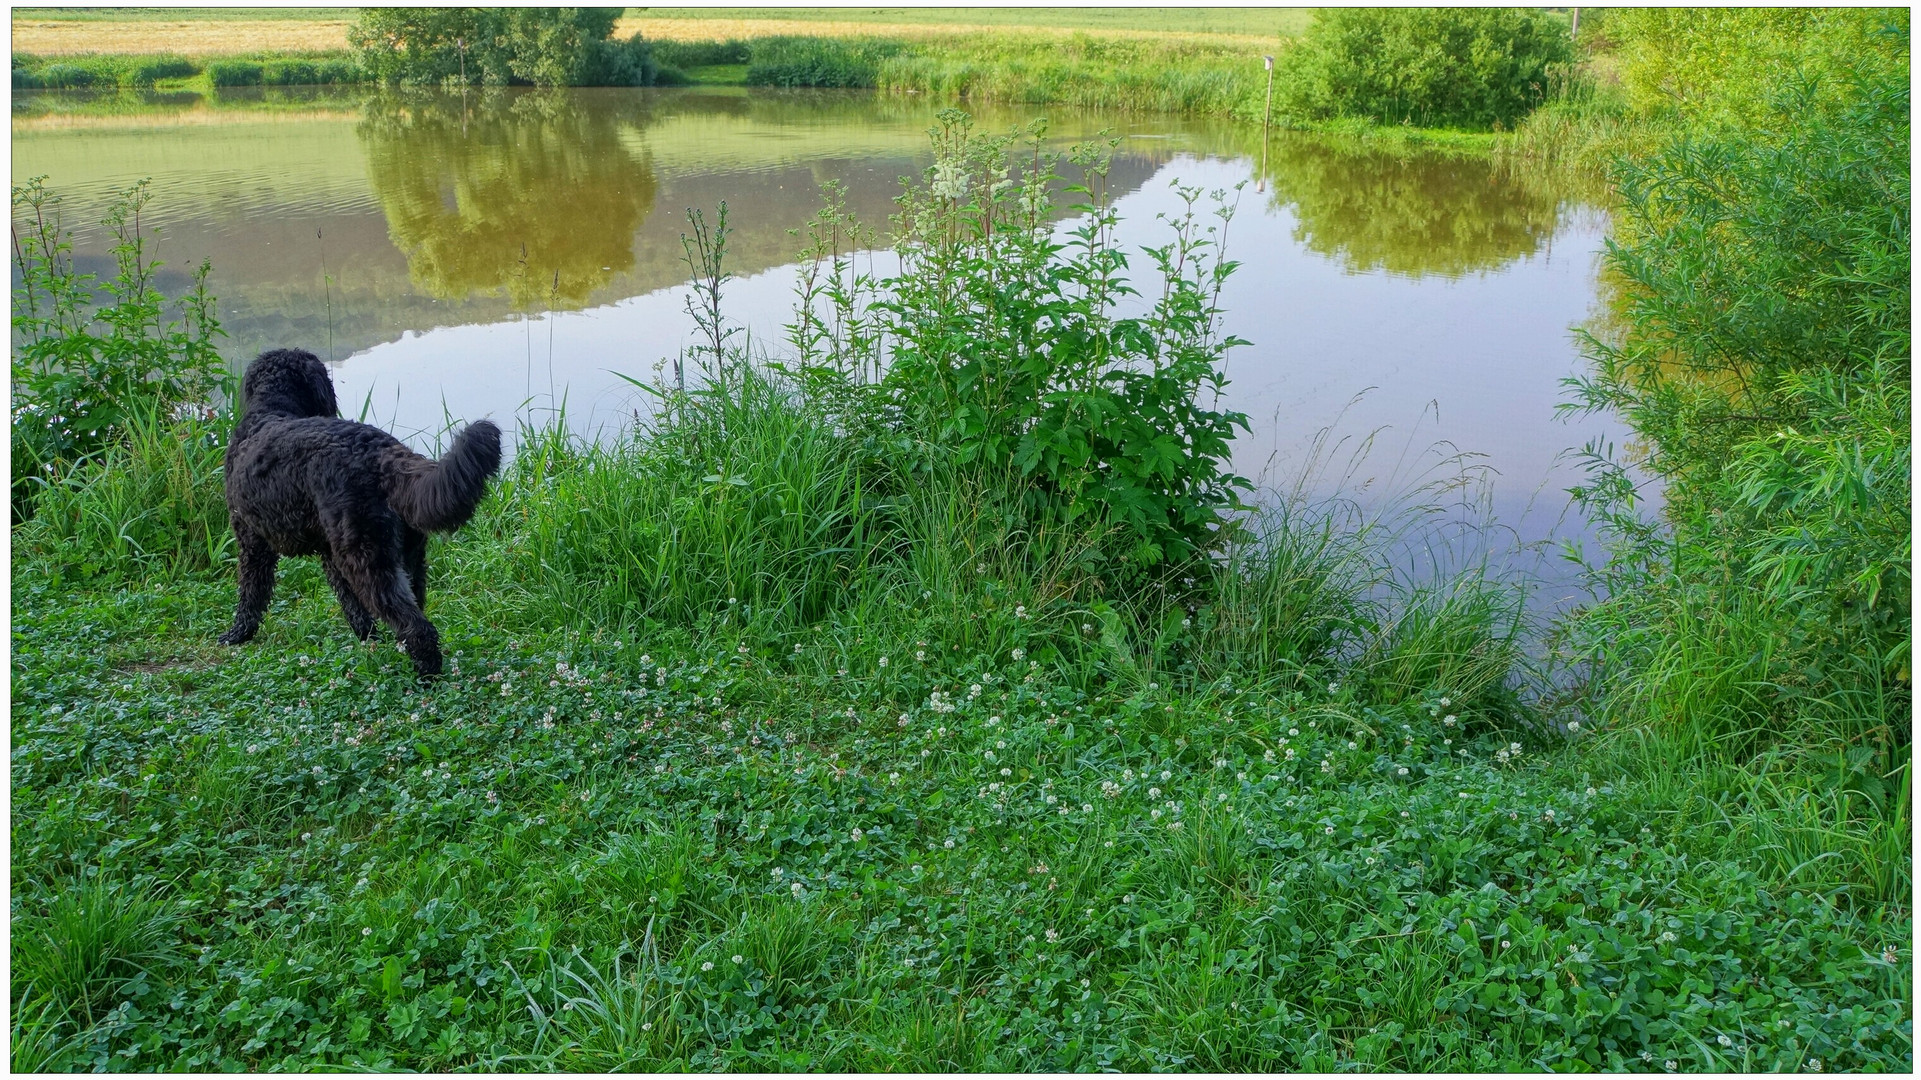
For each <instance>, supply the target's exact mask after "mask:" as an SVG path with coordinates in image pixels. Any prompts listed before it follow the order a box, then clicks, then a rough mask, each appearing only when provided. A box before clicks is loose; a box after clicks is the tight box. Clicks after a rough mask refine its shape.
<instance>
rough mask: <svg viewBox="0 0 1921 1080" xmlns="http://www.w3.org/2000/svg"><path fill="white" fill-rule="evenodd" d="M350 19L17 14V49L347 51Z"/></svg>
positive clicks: (58, 52)
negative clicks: (102, 18)
mask: <svg viewBox="0 0 1921 1080" xmlns="http://www.w3.org/2000/svg"><path fill="white" fill-rule="evenodd" d="M351 25H353V21H352V20H351V19H328V20H312V21H309V20H300V19H261V20H240V19H235V20H231V21H228V20H221V21H204V22H203V21H188V20H182V21H179V22H155V21H149V20H141V21H138V22H131V21H130V22H78V21H68V20H53V19H15V20H14V23H13V51H14V52H16V53H31V54H33V55H35V56H78V55H81V54H84V53H117V54H122V55H142V54H146V53H152V52H162V51H164V52H171V53H179V54H181V55H184V56H238V55H242V54H247V53H264V52H344V51H345V50H346V48H347V27H349V26H351Z"/></svg>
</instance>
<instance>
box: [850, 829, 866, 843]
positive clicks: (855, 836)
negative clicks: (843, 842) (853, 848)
mask: <svg viewBox="0 0 1921 1080" xmlns="http://www.w3.org/2000/svg"><path fill="white" fill-rule="evenodd" d="M847 835H848V836H850V837H852V838H853V841H854V843H856V844H858V843H860V838H861V837H862V836H864V835H865V834H864V833H862V832H861V831H860V830H859V829H858V828H857V829H855V830H854V831H853V832H851V833H848V834H847Z"/></svg>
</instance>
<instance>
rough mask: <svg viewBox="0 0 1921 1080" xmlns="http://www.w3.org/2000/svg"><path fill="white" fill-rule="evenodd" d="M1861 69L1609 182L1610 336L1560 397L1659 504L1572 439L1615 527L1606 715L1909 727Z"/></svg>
mask: <svg viewBox="0 0 1921 1080" xmlns="http://www.w3.org/2000/svg"><path fill="white" fill-rule="evenodd" d="M1868 66H1869V68H1870V70H1869V71H1867V72H1863V73H1860V74H1856V75H1848V74H1846V73H1844V72H1832V73H1830V75H1829V78H1830V79H1835V80H1841V83H1842V85H1839V86H1837V85H1834V84H1832V83H1828V82H1822V81H1817V82H1814V83H1806V82H1801V83H1799V84H1798V85H1797V84H1796V83H1795V82H1794V81H1789V82H1788V83H1787V84H1786V85H1785V86H1784V87H1783V88H1782V89H1781V90H1780V91H1779V94H1780V96H1779V97H1777V99H1776V100H1775V101H1774V102H1773V103H1772V104H1771V105H1770V106H1768V108H1767V109H1765V110H1763V111H1762V113H1761V115H1763V116H1764V117H1767V118H1770V119H1769V120H1768V121H1767V122H1766V123H1764V124H1763V125H1761V126H1758V127H1753V128H1741V127H1717V128H1711V129H1709V130H1708V131H1707V132H1705V133H1701V132H1697V133H1694V134H1684V135H1682V136H1680V137H1677V138H1676V139H1674V140H1673V141H1672V142H1671V143H1670V144H1669V145H1667V146H1665V147H1664V148H1663V149H1661V150H1660V151H1659V152H1657V153H1655V154H1653V155H1651V156H1650V157H1648V158H1647V159H1646V160H1644V161H1637V162H1632V163H1628V164H1625V165H1623V166H1622V168H1621V170H1620V173H1619V181H1618V182H1619V189H1620V195H1621V200H1620V209H1619V210H1618V211H1617V214H1616V234H1617V235H1616V240H1615V241H1614V243H1612V244H1611V245H1610V249H1609V256H1608V265H1609V268H1610V271H1611V273H1612V274H1613V275H1614V276H1615V280H1616V282H1617V286H1618V288H1617V301H1616V304H1615V308H1616V311H1615V313H1614V318H1615V320H1616V322H1617V323H1618V326H1617V327H1616V329H1615V330H1614V331H1612V332H1609V333H1604V334H1600V335H1597V336H1595V337H1593V338H1591V339H1590V349H1589V351H1590V355H1591V357H1592V359H1593V361H1594V365H1595V370H1594V373H1593V374H1592V375H1591V376H1589V377H1587V378H1584V379H1582V380H1580V381H1579V382H1578V384H1577V393H1578V399H1579V403H1580V404H1581V405H1582V406H1584V407H1586V408H1588V409H1593V410H1599V409H1610V410H1615V411H1616V412H1618V413H1619V414H1620V415H1621V416H1622V417H1623V418H1624V419H1625V420H1626V421H1627V422H1628V423H1629V424H1631V425H1632V426H1633V428H1634V430H1635V431H1636V432H1637V433H1638V434H1639V435H1640V436H1641V437H1642V439H1643V440H1644V450H1643V451H1642V454H1641V461H1640V464H1641V465H1642V466H1643V467H1644V468H1645V469H1646V470H1647V471H1648V472H1650V473H1652V474H1654V475H1655V476H1657V477H1659V478H1660V480H1661V482H1662V485H1663V491H1664V496H1665V499H1666V503H1667V507H1666V511H1665V514H1664V517H1665V523H1664V526H1665V527H1655V526H1653V525H1651V524H1648V523H1645V522H1642V521H1641V520H1640V519H1639V518H1638V516H1637V515H1636V513H1635V510H1636V507H1637V502H1638V493H1637V492H1636V490H1635V488H1634V484H1633V479H1632V478H1631V477H1630V476H1628V475H1627V474H1626V473H1625V472H1623V471H1622V468H1621V466H1620V465H1618V464H1616V463H1614V462H1612V461H1610V460H1608V459H1606V458H1605V457H1603V456H1602V455H1601V454H1600V453H1599V448H1592V447H1591V448H1590V451H1591V453H1592V454H1593V457H1592V465H1593V467H1594V470H1595V471H1594V479H1593V482H1592V483H1590V484H1589V485H1587V486H1586V487H1584V488H1583V489H1582V490H1581V491H1580V494H1581V495H1582V496H1583V497H1584V498H1585V499H1587V500H1588V501H1589V502H1590V504H1591V505H1592V506H1593V507H1595V508H1596V509H1597V510H1598V511H1600V513H1601V514H1602V516H1603V518H1604V520H1607V521H1609V522H1611V524H1612V527H1613V529H1614V531H1615V550H1614V552H1613V558H1614V563H1613V565H1612V566H1611V568H1610V574H1609V576H1608V583H1609V585H1610V589H1609V592H1610V593H1611V597H1612V598H1611V599H1609V600H1608V601H1607V602H1606V603H1604V604H1603V605H1601V606H1600V607H1599V608H1598V609H1597V610H1595V611H1594V612H1592V613H1590V615H1589V616H1588V619H1589V628H1590V630H1591V631H1592V637H1591V639H1590V647H1591V649H1592V655H1594V656H1596V657H1605V660H1606V662H1607V663H1608V664H1609V665H1610V667H1609V668H1608V670H1609V672H1610V674H1611V679H1610V681H1608V682H1606V683H1604V684H1603V685H1604V686H1605V687H1606V688H1607V690H1606V692H1607V693H1608V694H1609V695H1611V698H1610V700H1612V701H1613V702H1614V703H1615V704H1616V705H1618V706H1619V708H1620V710H1621V711H1622V712H1623V713H1624V714H1626V715H1629V716H1632V717H1635V718H1637V719H1639V720H1641V721H1642V722H1644V723H1646V724H1648V725H1650V726H1651V727H1653V728H1655V729H1657V730H1660V731H1663V732H1666V733H1668V734H1670V735H1672V736H1674V737H1675V738H1677V739H1679V740H1680V741H1682V742H1683V743H1685V744H1686V745H1688V746H1690V747H1693V748H1696V749H1698V750H1700V751H1702V752H1711V753H1715V754H1718V755H1726V756H1730V757H1732V758H1735V759H1739V758H1740V757H1741V756H1743V755H1747V754H1751V753H1753V752H1755V751H1756V750H1757V749H1760V748H1764V747H1766V746H1768V745H1770V744H1774V743H1777V742H1786V743H1789V744H1802V743H1819V742H1822V741H1824V740H1828V739H1845V740H1848V741H1850V742H1858V741H1861V740H1871V741H1872V742H1873V743H1875V744H1878V745H1880V746H1881V747H1882V748H1883V752H1894V751H1895V748H1897V747H1903V746H1905V745H1906V743H1907V741H1908V738H1909V734H1908V727H1909V725H1908V716H1909V708H1908V706H1907V705H1906V701H1907V692H1906V687H1907V686H1908V685H1909V679H1910V674H1909V665H1910V657H1911V646H1910V643H1909V634H1910V632H1911V622H1912V607H1911V598H1910V593H1911V589H1912V577H1911V571H1910V559H1911V554H1912V540H1911V531H1910V530H1911V522H1912V503H1911V496H1910V487H1909V484H1910V477H1911V475H1912V450H1911V445H1910V439H1911V436H1910V425H1909V420H1908V416H1909V410H1910V407H1911V383H1910V376H1909V363H1910V358H1911V353H1912V345H1911V338H1910V335H1911V323H1910V303H1911V296H1912V285H1911V279H1910V269H1909V266H1910V258H1911V252H1912V238H1911V217H1910V212H1911V211H1910V204H1909V195H1908V185H1909V137H1908V131H1909V127H1908V124H1909V120H1908V117H1909V93H1908V86H1907V74H1906V72H1905V70H1899V71H1894V70H1889V68H1888V67H1887V66H1886V65H1880V64H1872V63H1871V64H1869V65H1868ZM1904 754H1905V751H1900V755H1904ZM1900 755H1897V757H1895V758H1882V759H1880V760H1881V763H1882V766H1881V767H1882V768H1883V769H1884V770H1887V769H1895V768H1905V766H1904V765H1902V764H1901V763H1900V761H1899V760H1898V757H1899V756H1900Z"/></svg>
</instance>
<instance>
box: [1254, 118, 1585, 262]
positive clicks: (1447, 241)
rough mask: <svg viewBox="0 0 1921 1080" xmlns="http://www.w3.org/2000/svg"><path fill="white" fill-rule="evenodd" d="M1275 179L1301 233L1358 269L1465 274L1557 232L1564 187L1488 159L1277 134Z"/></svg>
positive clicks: (1313, 246)
mask: <svg viewBox="0 0 1921 1080" xmlns="http://www.w3.org/2000/svg"><path fill="white" fill-rule="evenodd" d="M1267 171H1268V176H1267V179H1268V183H1269V184H1270V185H1272V189H1273V202H1274V204H1275V205H1276V206H1283V205H1290V204H1291V205H1292V207H1293V210H1294V215H1295V218H1296V220H1297V222H1298V224H1297V225H1296V226H1295V230H1294V233H1295V239H1297V240H1299V241H1301V242H1302V243H1303V244H1305V245H1307V247H1308V249H1309V250H1311V251H1314V252H1318V253H1320V254H1322V255H1326V256H1328V257H1329V258H1333V259H1337V260H1339V261H1340V262H1341V263H1342V264H1344V265H1345V266H1346V267H1347V268H1348V269H1349V270H1351V271H1354V272H1356V273H1361V272H1367V271H1372V270H1386V271H1387V272H1389V273H1391V274H1402V275H1406V276H1409V277H1423V276H1426V275H1429V274H1433V275H1438V276H1441V277H1449V278H1454V277H1460V276H1462V275H1464V274H1468V273H1473V272H1476V271H1484V270H1492V269H1495V268H1497V267H1500V266H1502V265H1503V264H1505V263H1507V262H1510V261H1512V260H1514V259H1517V258H1521V257H1524V256H1527V255H1531V254H1533V253H1534V252H1535V251H1536V250H1537V249H1538V248H1540V246H1541V245H1542V244H1543V243H1544V242H1546V241H1547V239H1548V238H1549V237H1551V236H1552V235H1553V234H1554V229H1555V225H1556V223H1557V222H1558V220H1559V217H1560V209H1561V202H1562V199H1561V194H1560V192H1559V190H1558V189H1559V187H1560V185H1559V184H1557V183H1555V182H1554V181H1553V180H1552V178H1548V177H1531V176H1529V175H1527V174H1526V173H1524V172H1523V171H1521V170H1519V169H1516V168H1513V167H1509V166H1506V165H1503V164H1500V163H1497V162H1495V161H1493V160H1490V159H1488V158H1477V157H1465V156H1455V155H1447V154H1439V153H1433V154H1400V153H1389V152H1383V151H1379V150H1370V149H1368V148H1366V147H1360V146H1338V145H1332V144H1329V143H1326V142H1321V141H1317V140H1311V139H1300V140H1292V139H1290V140H1286V141H1283V140H1280V139H1276V140H1275V142H1274V144H1273V146H1272V147H1271V149H1270V150H1269V156H1268V169H1267Z"/></svg>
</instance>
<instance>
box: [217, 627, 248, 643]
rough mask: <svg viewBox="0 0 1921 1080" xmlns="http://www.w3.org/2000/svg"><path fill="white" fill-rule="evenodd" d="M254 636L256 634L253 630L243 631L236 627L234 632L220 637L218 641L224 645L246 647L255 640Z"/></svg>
mask: <svg viewBox="0 0 1921 1080" xmlns="http://www.w3.org/2000/svg"><path fill="white" fill-rule="evenodd" d="M253 635H254V632H253V631H252V630H243V629H241V628H240V627H238V626H236V627H234V628H233V629H232V630H229V631H227V632H226V633H224V634H222V635H220V637H219V638H218V639H217V640H218V641H219V642H220V644H222V645H245V644H246V643H247V642H249V641H252V640H253Z"/></svg>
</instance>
